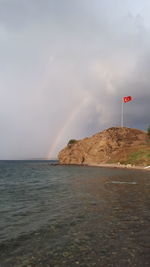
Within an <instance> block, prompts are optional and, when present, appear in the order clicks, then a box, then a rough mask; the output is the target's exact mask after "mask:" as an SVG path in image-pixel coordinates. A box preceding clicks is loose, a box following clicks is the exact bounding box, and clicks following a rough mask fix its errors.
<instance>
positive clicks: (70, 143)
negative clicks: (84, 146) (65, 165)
mask: <svg viewBox="0 0 150 267" xmlns="http://www.w3.org/2000/svg"><path fill="white" fill-rule="evenodd" d="M76 142H77V140H76V139H71V140H69V142H68V146H69V145H73V144H75V143H76Z"/></svg>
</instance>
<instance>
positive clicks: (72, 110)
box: [0, 0, 150, 160]
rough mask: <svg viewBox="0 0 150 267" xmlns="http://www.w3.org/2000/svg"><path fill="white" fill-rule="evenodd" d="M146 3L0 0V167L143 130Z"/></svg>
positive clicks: (148, 66)
mask: <svg viewBox="0 0 150 267" xmlns="http://www.w3.org/2000/svg"><path fill="white" fill-rule="evenodd" d="M149 11H150V2H149V0H132V1H130V0H126V1H124V0H0V160H1V159H2V160H3V159H36V158H44V159H52V158H56V157H57V154H58V152H59V151H60V150H61V149H62V148H63V147H64V146H65V145H66V144H67V143H68V141H69V140H70V139H82V138H84V137H87V136H91V135H93V134H95V133H97V132H100V131H102V130H104V129H106V128H109V127H113V126H120V124H121V105H122V97H124V96H132V97H133V100H132V101H131V102H128V103H125V104H124V126H126V127H133V128H139V129H142V130H146V129H147V128H148V126H149V124H150V120H149V117H150V104H149V102H150V72H149V71H150V18H149Z"/></svg>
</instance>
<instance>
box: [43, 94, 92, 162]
mask: <svg viewBox="0 0 150 267" xmlns="http://www.w3.org/2000/svg"><path fill="white" fill-rule="evenodd" d="M90 102H91V95H89V94H88V95H87V96H86V97H85V98H84V100H83V101H82V102H80V103H79V105H78V106H77V107H75V108H74V110H73V111H72V112H71V114H70V115H69V116H68V118H67V120H66V121H65V123H64V124H63V126H62V127H61V129H60V130H59V132H58V134H57V135H56V137H55V140H54V141H53V144H52V146H51V147H50V150H49V152H48V155H47V159H51V158H52V155H53V153H54V151H55V149H56V147H57V146H58V145H59V144H60V142H61V139H62V136H64V134H65V132H66V130H67V129H68V127H69V126H70V124H71V122H72V121H74V119H75V118H76V117H77V116H78V114H79V112H80V111H81V109H83V108H85V106H87V105H89V103H90Z"/></svg>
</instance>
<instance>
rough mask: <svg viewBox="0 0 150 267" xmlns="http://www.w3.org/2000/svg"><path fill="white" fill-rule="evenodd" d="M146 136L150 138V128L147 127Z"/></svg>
mask: <svg viewBox="0 0 150 267" xmlns="http://www.w3.org/2000/svg"><path fill="white" fill-rule="evenodd" d="M147 134H148V136H149V138H150V126H149V127H148V129H147Z"/></svg>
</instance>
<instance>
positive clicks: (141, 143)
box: [58, 127, 149, 164]
mask: <svg viewBox="0 0 150 267" xmlns="http://www.w3.org/2000/svg"><path fill="white" fill-rule="evenodd" d="M148 142H149V141H148V136H147V134H146V133H145V132H144V131H141V130H137V129H131V128H125V127H123V128H121V127H112V128H109V129H107V130H105V131H102V132H100V133H97V134H95V135H93V136H92V137H89V138H85V139H83V140H79V141H77V142H76V143H74V144H71V145H68V146H67V147H65V148H64V149H63V150H61V151H60V153H59V155H58V158H59V162H60V163H61V164H101V163H113V162H120V163H124V162H125V161H126V159H127V157H128V155H129V154H131V153H132V152H135V151H137V150H139V149H140V148H141V149H142V148H143V147H144V148H145V147H146V148H147V147H148V146H149V144H148Z"/></svg>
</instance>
